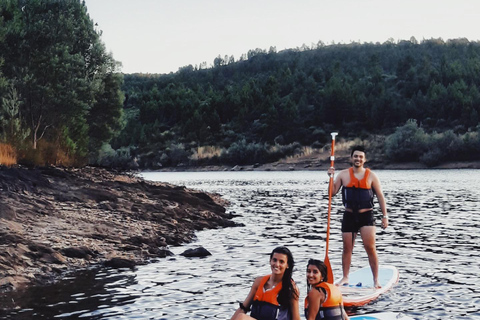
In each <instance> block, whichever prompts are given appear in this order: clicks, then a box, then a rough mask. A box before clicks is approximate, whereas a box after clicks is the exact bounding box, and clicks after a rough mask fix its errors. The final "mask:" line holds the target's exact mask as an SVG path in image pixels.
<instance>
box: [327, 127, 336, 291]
mask: <svg viewBox="0 0 480 320" xmlns="http://www.w3.org/2000/svg"><path fill="white" fill-rule="evenodd" d="M331 135H332V148H331V153H330V167H333V164H334V161H335V136H336V135H338V133H337V132H332V133H331ZM332 193H333V174H331V175H330V181H329V184H328V219H327V245H326V247H325V259H324V263H325V265H326V266H327V276H328V281H327V282H328V283H333V281H334V280H333V271H332V265H331V264H330V260H329V259H328V243H329V241H330V215H331V212H332Z"/></svg>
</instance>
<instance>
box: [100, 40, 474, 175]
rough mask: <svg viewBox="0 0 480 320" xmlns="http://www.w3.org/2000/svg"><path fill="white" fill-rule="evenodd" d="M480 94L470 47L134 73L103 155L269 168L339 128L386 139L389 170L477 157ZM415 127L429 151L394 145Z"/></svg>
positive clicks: (434, 46) (266, 55)
mask: <svg viewBox="0 0 480 320" xmlns="http://www.w3.org/2000/svg"><path fill="white" fill-rule="evenodd" d="M479 86H480V42H471V41H468V40H467V39H454V40H448V41H443V40H441V39H430V40H423V41H421V42H420V43H418V42H417V41H416V40H415V39H414V38H411V39H410V40H409V41H400V42H397V43H395V42H393V41H388V42H386V43H383V44H379V43H376V44H373V43H364V44H359V43H351V44H336V45H335V44H333V45H328V46H326V45H324V44H322V43H319V44H318V45H317V46H315V47H314V48H308V47H306V46H303V47H302V48H297V49H292V50H285V51H281V52H276V50H275V48H270V50H269V51H268V52H267V51H265V50H261V49H256V50H251V51H249V52H248V55H246V56H243V57H242V58H241V59H240V61H235V60H234V59H233V58H228V57H225V58H221V57H220V56H219V57H217V58H216V59H215V60H214V65H213V66H212V67H211V68H205V66H204V65H202V66H201V68H199V67H193V66H191V65H190V66H186V67H183V68H180V69H179V70H178V72H176V73H171V74H167V75H155V74H128V75H125V82H124V86H123V90H124V92H125V96H126V101H125V106H124V111H125V115H126V127H125V128H124V130H123V131H122V132H121V133H120V135H119V136H118V137H116V138H115V139H113V141H112V143H111V147H110V146H108V148H106V149H105V150H104V151H105V152H104V154H105V155H106V158H105V159H110V160H108V161H107V162H110V163H111V162H115V161H120V162H121V161H123V160H125V159H127V158H130V157H132V156H135V157H136V158H137V160H138V161H139V164H140V165H141V166H144V167H157V166H170V165H179V164H198V163H238V164H246V163H255V162H268V161H272V160H276V159H278V158H279V157H282V156H285V155H288V154H293V153H295V152H297V151H298V150H300V149H301V148H302V147H305V146H309V147H313V148H317V147H322V146H324V145H325V144H326V143H327V142H328V140H329V139H330V135H329V133H330V132H331V131H340V132H341V133H342V135H341V136H342V137H343V138H344V139H351V138H352V139H353V138H357V137H359V138H363V139H368V138H369V136H370V135H373V134H375V135H381V136H384V137H385V139H384V141H386V142H385V145H384V146H382V148H383V150H382V153H384V155H385V158H386V159H387V160H390V161H423V162H425V163H428V164H429V165H435V164H438V163H439V162H442V161H447V160H465V159H469V160H471V159H477V160H478V159H480V151H479V148H480V141H479V138H478V132H479V128H480V127H479V113H480V90H479ZM409 120H410V121H409ZM412 127H415V130H410V131H409V132H413V133H417V134H418V132H417V131H418V130H420V131H421V133H422V134H423V138H422V139H423V140H422V143H421V144H417V145H415V146H414V145H413V143H412V144H411V143H409V141H413V140H412V139H414V138H415V137H409V136H405V135H403V136H402V138H401V140H402V141H397V140H396V137H397V138H398V137H399V136H400V135H401V134H405V131H408V130H406V129H405V128H410V129H411V128H412ZM434 137H435V138H434ZM441 137H446V138H441ZM442 139H443V140H445V141H443V140H442ZM417 140H418V139H417ZM417 140H415V141H417ZM440 140H441V141H443V142H441V143H440ZM464 140H468V141H467V142H466V143H465V145H463V146H462V147H461V148H457V149H456V150H455V154H451V153H449V154H448V155H446V154H445V155H444V154H443V153H447V152H450V151H448V150H451V149H452V148H450V149H448V148H445V144H446V143H448V142H450V143H456V144H458V143H461V142H462V141H464ZM417 142H418V141H417ZM440 144H442V147H440V148H438V146H440ZM402 148H406V149H405V150H404V149H402ZM409 148H416V151H415V152H405V153H404V152H403V151H408V150H407V149H409ZM122 157H123V160H122ZM114 159H115V160H114Z"/></svg>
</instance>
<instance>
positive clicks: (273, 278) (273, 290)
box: [231, 247, 300, 320]
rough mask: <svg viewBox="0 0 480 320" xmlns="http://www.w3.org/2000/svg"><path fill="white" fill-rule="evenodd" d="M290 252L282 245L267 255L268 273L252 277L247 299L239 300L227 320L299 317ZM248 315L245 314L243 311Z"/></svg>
mask: <svg viewBox="0 0 480 320" xmlns="http://www.w3.org/2000/svg"><path fill="white" fill-rule="evenodd" d="M294 266H295V263H294V261H293V255H292V253H291V252H290V250H289V249H288V248H286V247H277V248H275V249H273V251H272V253H271V254H270V268H271V270H272V273H271V274H269V275H266V276H263V277H258V278H256V279H255V281H254V283H253V285H252V287H251V289H250V292H249V293H248V295H247V298H246V299H245V300H244V301H243V302H241V303H240V307H239V308H238V309H237V310H236V311H235V313H234V314H233V316H232V318H231V320H245V319H257V320H274V319H278V320H280V319H281V320H300V310H299V305H298V297H299V292H298V288H297V286H296V284H295V282H294V281H293V279H292V271H293V268H294ZM249 311H251V312H250V315H247V314H246V313H247V312H249Z"/></svg>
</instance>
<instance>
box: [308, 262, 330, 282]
mask: <svg viewBox="0 0 480 320" xmlns="http://www.w3.org/2000/svg"><path fill="white" fill-rule="evenodd" d="M310 265H312V266H315V267H317V268H318V270H320V273H321V274H322V278H323V282H327V281H328V272H327V266H326V265H325V263H324V262H323V261H321V260H316V259H310V260H308V263H307V268H308V266H310Z"/></svg>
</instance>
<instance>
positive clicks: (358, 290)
mask: <svg viewBox="0 0 480 320" xmlns="http://www.w3.org/2000/svg"><path fill="white" fill-rule="evenodd" d="M378 281H379V282H380V285H381V286H382V287H381V288H378V289H376V288H375V287H374V286H373V277H372V270H371V269H370V267H364V268H361V269H358V270H355V271H354V272H351V273H350V274H349V276H348V285H343V286H339V289H340V291H341V292H342V295H343V305H344V306H346V307H349V306H363V305H365V304H367V303H369V302H370V301H373V300H375V299H377V298H378V296H379V295H381V294H383V293H385V292H387V291H388V290H390V289H391V288H392V287H393V285H394V284H395V283H397V282H398V269H397V268H395V267H394V266H388V265H381V266H379V268H378Z"/></svg>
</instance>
